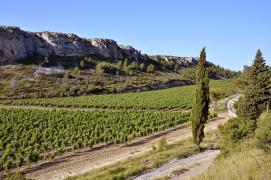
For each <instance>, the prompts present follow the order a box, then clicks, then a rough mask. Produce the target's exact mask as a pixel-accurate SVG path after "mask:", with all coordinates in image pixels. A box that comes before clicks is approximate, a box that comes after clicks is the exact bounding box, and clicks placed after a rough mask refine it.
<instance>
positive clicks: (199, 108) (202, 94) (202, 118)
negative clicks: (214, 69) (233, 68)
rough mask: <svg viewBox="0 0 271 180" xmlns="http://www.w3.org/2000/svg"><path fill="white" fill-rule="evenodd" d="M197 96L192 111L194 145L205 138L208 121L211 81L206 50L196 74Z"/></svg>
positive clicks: (203, 52)
mask: <svg viewBox="0 0 271 180" xmlns="http://www.w3.org/2000/svg"><path fill="white" fill-rule="evenodd" d="M196 76H197V77H196V94H195V100H194V104H193V109H192V116H191V120H192V132H193V140H194V143H195V144H197V145H199V144H200V143H201V141H202V140H203V138H204V124H205V123H206V122H207V120H208V111H209V101H210V99H209V79H208V72H207V69H206V52H205V48H203V49H202V51H201V53H200V59H199V62H198V67H197V72H196Z"/></svg>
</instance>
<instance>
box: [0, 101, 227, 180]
mask: <svg viewBox="0 0 271 180" xmlns="http://www.w3.org/2000/svg"><path fill="white" fill-rule="evenodd" d="M0 107H2V106H0ZM3 107H6V106H3ZM13 108H21V106H19V107H18V106H15V107H13ZM23 108H31V106H26V107H24V106H23ZM35 108H36V109H55V108H50V107H49V108H44V107H35ZM227 119H228V113H222V114H219V118H217V120H215V121H210V122H209V123H208V124H206V128H205V131H206V132H207V131H210V130H213V129H216V128H217V126H218V125H220V124H223V123H225V122H226V121H227ZM161 136H165V137H166V138H167V142H168V143H169V144H172V143H175V142H177V141H180V140H183V139H185V138H187V137H190V136H191V129H189V128H186V126H185V125H181V126H179V127H176V128H173V129H170V130H166V131H162V132H159V133H156V134H154V135H151V136H147V137H143V138H140V139H137V140H135V141H133V142H131V143H129V144H126V145H119V146H118V147H115V146H113V145H104V146H100V147H95V148H92V149H85V150H83V151H81V152H77V153H70V154H66V155H65V156H63V157H60V158H57V159H54V160H50V161H44V162H40V163H37V164H34V165H31V166H29V167H27V168H24V169H23V170H24V172H25V173H26V177H27V178H31V179H41V180H48V179H63V178H65V177H68V176H74V175H78V174H82V173H85V172H88V171H90V170H92V169H94V168H99V167H103V166H106V165H109V164H112V163H116V162H118V161H121V160H125V159H127V158H129V157H134V156H136V155H139V154H143V153H145V152H147V151H149V150H151V149H152V145H153V143H157V142H158V141H159V139H160V137H161Z"/></svg>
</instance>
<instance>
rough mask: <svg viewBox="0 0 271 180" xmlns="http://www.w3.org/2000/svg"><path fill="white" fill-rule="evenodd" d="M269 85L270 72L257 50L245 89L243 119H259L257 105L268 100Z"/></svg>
mask: <svg viewBox="0 0 271 180" xmlns="http://www.w3.org/2000/svg"><path fill="white" fill-rule="evenodd" d="M270 84H271V82H270V70H269V68H268V66H267V65H266V64H265V60H264V58H263V55H262V52H261V51H260V50H258V51H257V54H256V57H255V60H254V61H253V65H252V66H251V72H250V73H249V78H248V86H247V88H246V89H245V103H244V107H243V111H244V112H243V113H242V114H243V116H244V117H243V118H245V119H253V120H256V119H257V118H258V117H259V114H260V110H259V109H258V105H260V104H263V103H266V102H267V101H268V100H269V99H270Z"/></svg>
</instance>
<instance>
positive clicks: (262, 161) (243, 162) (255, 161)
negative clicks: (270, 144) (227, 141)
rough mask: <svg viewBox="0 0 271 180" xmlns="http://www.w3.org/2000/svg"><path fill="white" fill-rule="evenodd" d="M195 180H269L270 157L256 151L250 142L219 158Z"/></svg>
mask: <svg viewBox="0 0 271 180" xmlns="http://www.w3.org/2000/svg"><path fill="white" fill-rule="evenodd" d="M193 179H195V180H206V179H208V180H217V179H219V180H229V179H238V180H254V179H255V180H258V179H263V180H265V179H266V180H268V179H271V155H270V154H265V153H264V152H263V151H261V150H259V149H256V148H255V147H254V146H253V145H252V142H251V140H250V141H248V142H245V143H243V144H242V145H241V146H240V147H239V148H238V149H237V150H234V151H232V152H230V154H229V155H228V156H227V157H220V158H219V159H217V160H216V162H215V163H214V164H213V165H212V166H211V167H210V168H209V169H208V170H207V171H206V172H205V173H203V174H201V175H199V176H195V177H193Z"/></svg>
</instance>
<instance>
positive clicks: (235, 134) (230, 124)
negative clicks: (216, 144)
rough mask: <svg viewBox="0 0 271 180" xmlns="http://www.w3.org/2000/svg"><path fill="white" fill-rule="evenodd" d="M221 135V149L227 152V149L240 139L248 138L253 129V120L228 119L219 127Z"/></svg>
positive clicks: (235, 144) (234, 145)
mask: <svg viewBox="0 0 271 180" xmlns="http://www.w3.org/2000/svg"><path fill="white" fill-rule="evenodd" d="M219 130H220V135H221V150H222V151H223V153H225V154H226V153H227V152H228V150H229V149H231V148H234V147H236V146H237V145H238V144H239V143H240V142H241V141H242V140H244V139H247V138H249V137H250V136H251V135H252V134H253V132H254V130H255V126H254V121H253V120H243V119H239V118H234V119H230V120H228V121H227V122H226V123H225V124H224V125H223V126H220V127H219Z"/></svg>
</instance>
